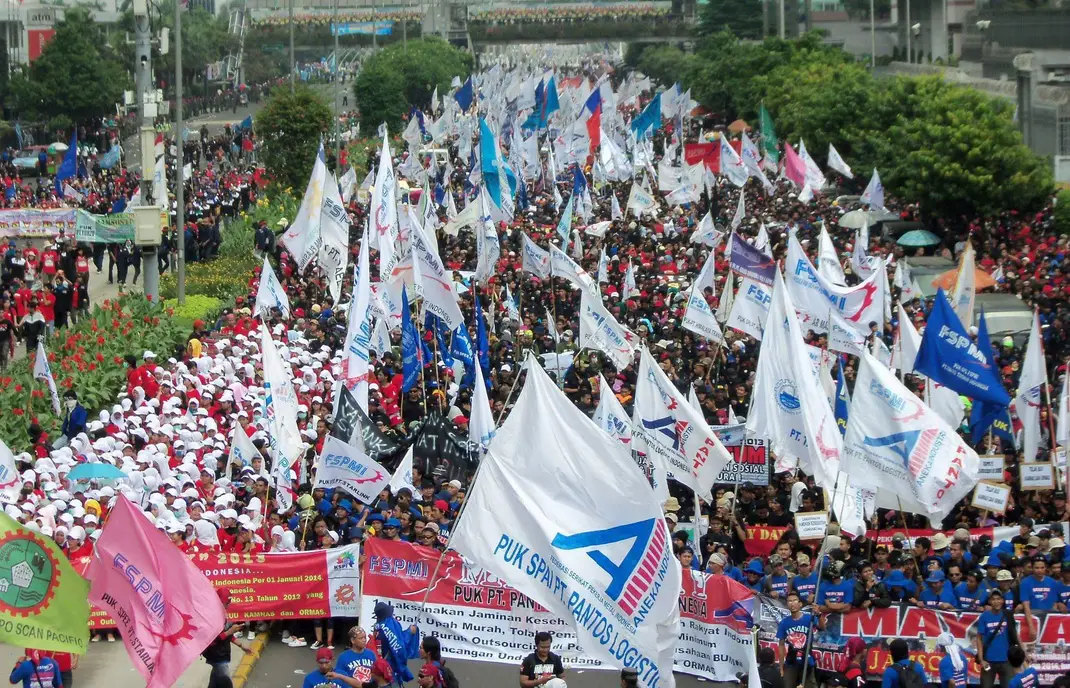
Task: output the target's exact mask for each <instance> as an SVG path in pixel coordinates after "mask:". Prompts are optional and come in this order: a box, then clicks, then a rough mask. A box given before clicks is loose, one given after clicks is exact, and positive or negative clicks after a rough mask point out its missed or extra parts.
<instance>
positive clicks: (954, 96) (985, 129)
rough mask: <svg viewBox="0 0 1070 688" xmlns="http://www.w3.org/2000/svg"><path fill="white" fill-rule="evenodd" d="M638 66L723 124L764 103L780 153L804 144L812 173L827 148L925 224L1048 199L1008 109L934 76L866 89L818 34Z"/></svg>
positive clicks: (654, 54) (1046, 181) (1041, 171)
mask: <svg viewBox="0 0 1070 688" xmlns="http://www.w3.org/2000/svg"><path fill="white" fill-rule="evenodd" d="M637 59H638V67H639V68H640V69H641V70H642V71H644V72H645V73H647V74H649V75H650V76H652V77H654V78H657V79H658V80H660V81H662V82H663V83H672V82H673V81H677V80H679V81H681V82H682V83H683V86H684V87H685V88H688V87H689V88H691V95H692V97H694V98H695V99H696V100H698V101H699V102H701V103H703V104H704V105H706V106H707V107H709V108H710V109H711V110H713V111H714V112H717V113H720V116H721V118H722V119H723V121H724V122H725V123H728V122H730V121H732V120H734V119H736V118H737V117H741V118H743V119H747V120H749V121H751V122H752V123H756V121H755V120H756V116H757V112H758V108H759V107H760V106H761V104H762V103H764V104H765V106H766V107H767V108H768V109H769V111H770V113H771V114H772V116H773V119H774V120H775V122H776V125H777V134H778V135H779V137H780V139H781V142H782V143H783V142H785V141H788V142H790V143H792V144H798V142H799V141H800V139H801V140H805V142H806V147H807V150H809V151H810V152H811V155H813V156H814V157H815V158H816V159H817V160H819V161H822V160H823V159H824V157H825V151H827V150H828V145H829V144H830V143H831V144H833V145H834V146H836V149H837V150H838V151H839V152H840V154H841V155H843V156H844V157H845V158H846V159H847V161H848V162H849V163H850V164H851V165H852V166H853V167H854V169H855V170H856V171H858V173H859V174H861V175H862V176H864V177H868V171H869V170H870V169H871V168H873V167H876V168H877V169H878V170H880V173H881V179H882V181H883V182H884V184H885V186H886V187H887V188H888V189H889V190H890V191H891V192H892V193H894V194H895V195H897V196H898V197H899V198H902V199H904V200H906V201H909V202H913V203H917V204H919V205H920V206H921V208H922V210H923V212H925V213H927V214H929V215H939V216H957V215H961V214H964V213H990V212H995V211H998V210H1003V209H1007V208H1018V209H1022V210H1027V209H1035V208H1039V207H1040V206H1042V205H1043V203H1044V202H1045V200H1046V199H1047V197H1048V196H1049V195H1050V193H1051V190H1052V175H1051V170H1050V166H1049V165H1048V164H1047V163H1046V161H1045V160H1043V159H1042V158H1040V157H1039V156H1037V155H1035V154H1034V153H1033V152H1032V151H1030V150H1029V149H1028V147H1026V146H1025V145H1024V144H1023V143H1022V138H1021V135H1020V134H1019V132H1018V130H1017V128H1016V127H1015V125H1014V123H1013V122H1012V116H1011V108H1010V106H1009V105H1008V104H1007V103H1004V102H1003V101H998V100H995V99H993V98H991V97H989V96H987V95H986V94H984V93H981V92H980V91H976V90H973V89H969V88H965V87H962V86H958V85H955V84H950V83H947V82H945V81H943V80H942V79H941V78H939V77H936V76H931V77H894V78H882V77H875V76H873V74H871V73H870V72H869V70H867V69H866V68H865V67H864V66H863V65H861V64H858V63H856V62H855V61H854V59H853V58H852V57H851V56H850V55H849V54H847V53H845V52H844V51H842V50H840V49H839V48H835V47H831V46H827V45H824V44H822V43H821V39H820V37H819V36H817V35H816V34H810V35H807V36H803V37H802V38H800V39H799V40H796V41H781V40H778V39H775V38H769V39H766V40H765V41H763V42H760V43H753V42H744V41H741V40H740V39H739V38H737V37H736V36H735V35H733V34H732V33H730V32H728V31H721V32H719V33H716V34H713V35H711V36H707V37H705V38H703V39H701V40H700V41H699V43H698V46H697V49H696V52H695V53H694V54H690V55H689V54H685V53H683V52H681V51H679V50H676V49H675V48H648V49H646V50H645V51H643V52H642V54H641V55H639V56H638V58H637Z"/></svg>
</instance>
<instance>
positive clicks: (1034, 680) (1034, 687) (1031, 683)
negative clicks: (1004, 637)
mask: <svg viewBox="0 0 1070 688" xmlns="http://www.w3.org/2000/svg"><path fill="white" fill-rule="evenodd" d="M1007 661H1008V662H1010V665H1011V668H1012V669H1014V672H1015V674H1014V678H1012V679H1011V683H1010V686H1008V688H1038V686H1039V685H1040V674H1039V673H1038V672H1037V670H1036V669H1034V668H1033V667H1027V666H1026V661H1025V650H1023V649H1022V648H1021V646H1019V645H1015V646H1014V647H1012V648H1011V649H1010V651H1008V652H1007Z"/></svg>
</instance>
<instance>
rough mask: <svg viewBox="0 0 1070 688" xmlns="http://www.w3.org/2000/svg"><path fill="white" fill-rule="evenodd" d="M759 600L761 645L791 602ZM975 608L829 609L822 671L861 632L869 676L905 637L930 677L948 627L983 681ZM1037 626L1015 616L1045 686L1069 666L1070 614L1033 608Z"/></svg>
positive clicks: (768, 643)
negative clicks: (938, 640)
mask: <svg viewBox="0 0 1070 688" xmlns="http://www.w3.org/2000/svg"><path fill="white" fill-rule="evenodd" d="M759 600H760V602H759V603H757V604H756V605H755V607H756V609H757V610H758V611H757V615H756V619H755V621H756V622H757V623H758V627H759V630H758V642H759V645H761V646H763V647H776V646H777V645H778V644H779V641H778V640H777V638H776V631H777V624H778V623H779V622H780V619H782V618H784V616H786V615H787V614H788V610H787V607H785V606H784V605H783V603H781V602H780V601H778V600H774V599H771V598H768V597H764V596H763V597H760V598H759ZM978 616H980V614H978V613H976V612H951V611H940V610H936V609H926V608H924V607H915V606H912V605H909V604H893V605H892V606H890V607H888V608H886V609H869V610H862V609H857V610H853V611H851V612H849V613H847V614H829V615H828V617H827V621H826V624H825V630H823V631H815V635H814V638H813V646H812V650H811V652H812V654H813V658H814V663H815V666H816V667H817V669H818V672H819V678H820V672H822V671H836V669H837V667H838V666H840V665H841V663H842V662H843V661H844V648H845V646H846V645H847V640H848V639H849V638H852V637H860V638H863V639H865V640H866V642H867V643H868V645H869V651H868V652H867V654H866V661H865V669H866V674H867V675H869V676H871V677H872V676H875V675H877V676H879V675H880V673H881V672H883V671H884V669H885V668H886V667H887V666H888V665H890V664H891V654H890V653H889V650H888V643H890V642H891V641H892V640H893V639H895V638H902V639H904V640H906V641H907V644H908V645H909V646H910V657H911V659H914V660H916V661H918V662H920V663H921V664H922V666H923V667H924V668H925V672H926V673H927V674H928V675H929V676H939V675H940V671H939V667H940V660H941V659H943V657H944V656H945V653H944V651H943V649H942V648H940V647H937V645H936V638H937V637H938V636H939V635H940V634H941V633H944V632H948V633H951V635H953V636H954V637H955V639H956V641H957V642H958V644H959V646H960V647H961V648H962V649H963V650H965V651H966V653H967V654H968V656H970V657H971V661H970V662H969V680H970V683H979V682H980V674H979V672H978V667H977V663H976V662H974V661H972V656H973V655H974V649H973V648H974V644H973V643H974V638H975V637H976V636H977V630H976V622H977V617H978ZM1033 616H1034V618H1035V620H1036V623H1037V628H1038V630H1039V633H1038V636H1037V637H1036V638H1034V637H1033V635H1032V633H1030V632H1029V626H1028V624H1026V621H1025V616H1024V615H1022V614H1019V615H1017V616H1016V617H1015V618H1016V619H1017V621H1018V637H1019V638H1020V639H1021V641H1022V642H1023V643H1026V644H1029V643H1032V644H1031V647H1032V658H1031V662H1032V666H1033V667H1034V668H1035V669H1036V670H1037V671H1038V672H1039V673H1040V676H1041V681H1040V682H1041V685H1048V686H1050V685H1051V684H1052V683H1053V681H1054V680H1055V678H1056V677H1057V676H1059V675H1060V674H1063V673H1065V672H1066V671H1067V670H1070V649H1068V648H1067V645H1066V639H1067V638H1070V614H1057V613H1051V612H1033Z"/></svg>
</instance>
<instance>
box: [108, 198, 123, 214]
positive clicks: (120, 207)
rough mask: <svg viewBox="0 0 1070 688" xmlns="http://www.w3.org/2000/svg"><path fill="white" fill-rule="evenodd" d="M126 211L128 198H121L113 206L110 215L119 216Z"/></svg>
mask: <svg viewBox="0 0 1070 688" xmlns="http://www.w3.org/2000/svg"><path fill="white" fill-rule="evenodd" d="M125 210H126V196H119V197H118V198H116V199H115V201H114V202H113V203H112V204H111V210H109V211H108V213H109V214H110V215H117V214H118V213H121V212H123V211H125Z"/></svg>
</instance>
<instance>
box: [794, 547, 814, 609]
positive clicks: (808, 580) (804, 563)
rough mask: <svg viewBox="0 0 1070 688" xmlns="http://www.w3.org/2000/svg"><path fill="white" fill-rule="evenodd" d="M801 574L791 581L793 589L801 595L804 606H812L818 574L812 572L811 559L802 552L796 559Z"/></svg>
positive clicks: (797, 574)
mask: <svg viewBox="0 0 1070 688" xmlns="http://www.w3.org/2000/svg"><path fill="white" fill-rule="evenodd" d="M795 563H796V566H797V567H798V569H799V572H798V573H796V574H795V577H794V578H792V579H791V589H792V590H794V591H795V592H796V593H798V595H799V599H801V600H802V601H803V603H804V604H810V603H811V602H812V601H813V599H814V592H815V591H816V590H817V574H816V573H815V572H813V571H811V570H810V557H809V556H808V555H806V554H804V553H802V552H800V553H799V554H798V556H796V557H795Z"/></svg>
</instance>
